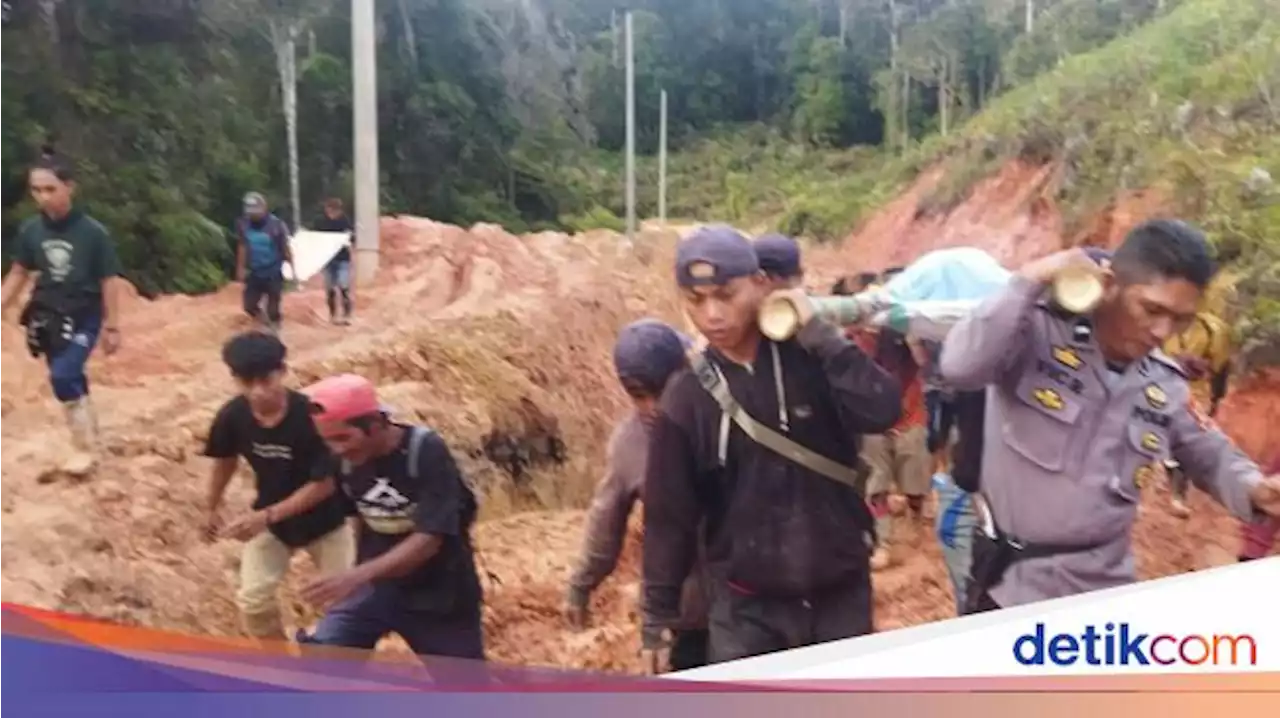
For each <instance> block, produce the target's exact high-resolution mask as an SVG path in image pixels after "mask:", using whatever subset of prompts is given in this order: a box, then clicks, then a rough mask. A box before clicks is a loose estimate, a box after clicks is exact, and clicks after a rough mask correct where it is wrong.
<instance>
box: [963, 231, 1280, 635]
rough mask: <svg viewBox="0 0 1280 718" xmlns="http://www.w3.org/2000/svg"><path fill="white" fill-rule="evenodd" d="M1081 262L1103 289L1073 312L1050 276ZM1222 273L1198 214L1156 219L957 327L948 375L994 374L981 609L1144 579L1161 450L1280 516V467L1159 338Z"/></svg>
mask: <svg viewBox="0 0 1280 718" xmlns="http://www.w3.org/2000/svg"><path fill="white" fill-rule="evenodd" d="M1076 271H1087V272H1092V273H1093V274H1094V275H1095V276H1096V277H1097V278H1098V279H1099V281H1100V282H1101V283H1102V285H1103V296H1102V299H1101V301H1100V302H1099V303H1098V305H1097V306H1096V308H1094V309H1093V310H1092V311H1090V312H1089V313H1087V314H1085V315H1066V314H1064V313H1063V312H1061V311H1058V310H1056V309H1054V307H1053V306H1052V303H1051V302H1050V301H1048V295H1049V294H1050V292H1049V288H1050V286H1051V284H1052V283H1053V281H1054V278H1055V277H1057V276H1059V275H1060V274H1062V273H1064V272H1076ZM1213 273H1214V263H1213V260H1212V258H1211V257H1210V254H1209V245H1208V242H1207V240H1205V238H1204V236H1203V235H1202V234H1201V233H1200V232H1199V231H1198V230H1197V229H1195V228H1193V227H1191V226H1190V225H1187V224H1186V223H1183V222H1178V221H1175V220H1153V221H1149V222H1145V223H1143V224H1140V225H1138V226H1137V227H1135V228H1134V229H1133V230H1132V231H1131V232H1130V233H1129V234H1128V235H1127V236H1126V237H1125V240H1124V242H1123V243H1122V245H1121V246H1120V248H1119V249H1117V250H1116V252H1115V254H1114V256H1113V257H1112V259H1111V261H1110V262H1109V263H1102V264H1100V263H1098V262H1097V261H1095V260H1094V259H1092V258H1091V257H1090V256H1089V255H1088V254H1087V253H1086V252H1085V251H1084V250H1082V249H1079V248H1075V249H1071V250H1066V251H1063V252H1058V253H1056V254H1052V255H1049V256H1047V257H1044V258H1041V259H1038V260H1036V261H1033V262H1030V263H1028V264H1026V265H1024V266H1023V267H1022V268H1021V269H1020V270H1018V272H1017V273H1015V274H1014V275H1013V277H1012V278H1011V279H1010V281H1009V284H1008V285H1007V286H1006V287H1005V288H1004V289H1003V290H1001V291H1000V292H999V293H998V294H996V295H994V296H993V297H991V298H989V299H987V300H986V301H985V302H983V303H982V304H981V305H979V307H978V308H977V309H975V310H974V311H973V313H972V314H970V315H969V316H967V317H965V318H964V319H963V320H961V321H960V322H959V323H957V324H956V325H955V326H954V327H953V328H952V329H951V331H950V332H949V333H948V334H947V338H946V340H945V341H944V343H943V348H942V374H943V376H944V377H945V379H946V380H947V382H948V383H949V384H951V385H952V386H953V387H955V388H956V389H957V390H961V391H965V390H978V389H982V388H984V387H988V386H990V388H989V389H988V394H987V396H988V401H987V405H986V411H987V413H988V416H987V420H986V435H985V437H984V442H983V457H982V479H981V486H982V492H983V501H982V506H983V511H982V515H980V517H979V519H980V520H979V524H980V525H979V527H978V528H977V529H975V531H974V538H973V541H974V547H973V558H972V568H971V571H970V576H971V581H970V584H969V586H968V590H967V596H966V604H965V609H966V612H967V613H976V612H980V611H988V610H994V609H999V608H1004V607H1010V606H1018V605H1022V604H1026V603H1032V602H1035V601H1042V600H1047V599H1051V598H1059V597H1063V596H1070V595H1075V594H1080V593H1084V592H1087V591H1092V590H1098V589H1103V588H1109V587H1113V586H1119V585H1123V584H1126V583H1130V582H1132V581H1134V580H1135V576H1134V558H1133V550H1132V546H1133V541H1132V530H1133V525H1134V521H1135V519H1136V516H1137V511H1138V504H1139V502H1140V500H1141V492H1142V487H1143V486H1144V485H1145V484H1147V483H1148V482H1149V481H1150V480H1151V479H1152V476H1153V474H1154V470H1153V468H1152V464H1153V463H1154V462H1158V461H1162V460H1164V459H1167V458H1173V459H1175V460H1177V461H1178V462H1179V463H1181V464H1182V465H1184V466H1185V467H1186V468H1187V472H1188V475H1189V476H1190V477H1191V479H1192V480H1193V481H1195V482H1196V484H1197V485H1198V486H1199V487H1200V488H1202V489H1204V490H1205V491H1207V492H1208V493H1210V494H1211V495H1213V496H1214V497H1215V498H1216V499H1217V500H1218V501H1219V502H1221V503H1222V504H1223V505H1224V506H1225V507H1227V508H1228V509H1229V510H1230V511H1231V512H1232V513H1234V514H1236V515H1237V516H1239V517H1240V518H1241V519H1244V520H1254V519H1256V518H1258V512H1264V513H1266V514H1270V515H1272V516H1275V515H1280V478H1278V477H1264V476H1263V474H1262V472H1261V471H1260V470H1259V469H1258V466H1257V465H1256V464H1254V462H1252V461H1251V460H1249V458H1248V457H1246V456H1245V455H1244V454H1243V453H1242V452H1241V451H1240V450H1239V449H1237V448H1236V447H1235V446H1234V445H1233V444H1232V443H1231V441H1230V439H1228V438H1227V437H1226V435H1224V434H1223V433H1222V432H1221V431H1220V430H1218V428H1217V427H1216V426H1215V425H1214V424H1213V422H1212V420H1211V419H1209V418H1208V417H1206V416H1204V415H1203V413H1202V412H1201V411H1200V410H1199V409H1198V408H1197V407H1196V405H1195V403H1194V402H1193V401H1192V400H1191V392H1190V389H1189V387H1188V385H1187V380H1186V376H1185V374H1184V372H1183V370H1182V367H1181V365H1180V364H1179V363H1178V362H1177V361H1175V360H1173V359H1171V358H1170V357H1168V356H1167V355H1165V354H1164V353H1163V352H1161V351H1158V349H1159V347H1160V345H1161V344H1163V343H1164V342H1165V341H1167V340H1168V338H1169V337H1170V336H1172V335H1174V334H1176V333H1178V332H1179V331H1181V330H1182V329H1184V328H1185V327H1186V326H1187V325H1188V324H1190V323H1191V322H1192V321H1193V320H1194V318H1195V313H1196V307H1197V304H1198V303H1199V301H1200V297H1201V294H1202V292H1203V290H1204V288H1205V286H1206V285H1207V284H1208V283H1209V281H1210V279H1211V278H1212V276H1213Z"/></svg>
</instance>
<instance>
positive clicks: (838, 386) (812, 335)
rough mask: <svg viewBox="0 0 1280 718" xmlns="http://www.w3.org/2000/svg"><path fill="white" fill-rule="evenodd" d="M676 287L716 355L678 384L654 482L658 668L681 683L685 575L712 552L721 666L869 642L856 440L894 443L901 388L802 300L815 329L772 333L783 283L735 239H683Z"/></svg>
mask: <svg viewBox="0 0 1280 718" xmlns="http://www.w3.org/2000/svg"><path fill="white" fill-rule="evenodd" d="M675 270H676V281H677V283H678V284H679V286H680V289H681V294H682V299H683V304H684V308H685V311H686V312H687V313H688V315H689V317H690V319H691V320H692V321H693V324H694V325H695V326H696V327H697V329H698V330H699V331H700V332H701V333H702V334H703V336H705V337H706V339H707V341H708V344H709V346H708V348H707V350H706V351H704V352H702V353H699V354H694V355H692V356H691V357H690V358H691V361H692V367H691V369H688V370H682V371H680V372H679V373H678V374H676V375H675V376H674V377H672V379H671V381H670V383H669V384H668V385H667V388H666V390H665V391H664V392H663V395H662V400H661V402H660V404H659V410H658V413H657V416H656V417H655V419H654V422H653V426H652V428H651V429H650V432H651V433H650V442H649V465H648V467H647V472H646V476H645V549H644V583H645V597H644V608H645V617H644V626H643V632H642V635H643V639H644V650H645V657H646V668H647V669H648V670H650V671H653V672H660V671H663V670H666V668H667V667H668V665H669V663H668V656H669V651H670V648H671V644H672V640H673V636H674V628H675V627H676V626H678V621H679V616H680V607H681V593H682V587H683V584H684V581H685V578H686V577H687V576H688V575H689V572H690V570H691V568H692V567H693V566H694V565H695V561H696V558H697V556H698V550H699V548H700V547H701V548H702V549H703V550H704V551H705V556H706V567H707V581H708V594H709V596H710V600H711V607H710V619H709V629H710V653H711V655H710V660H711V661H712V662H720V661H727V660H733V659H737V658H745V657H747V656H753V655H759V654H763V653H769V652H772V651H779V650H785V649H789V648H796V647H799V646H804V645H808V644H813V643H818V642H822V641H832V640H837V639H842V638H848V637H851V636H857V635H861V634H864V633H869V632H870V631H871V630H872V622H871V604H872V595H871V577H870V569H869V567H868V557H869V553H870V551H869V546H870V542H871V532H872V520H871V515H870V512H869V511H868V509H867V506H866V502H865V501H864V498H863V495H862V493H861V492H860V490H859V486H860V484H861V477H860V475H859V474H858V472H856V471H855V470H854V469H853V468H851V467H853V466H855V463H856V460H857V451H858V447H857V445H856V443H855V442H853V441H850V440H849V437H851V436H855V435H857V434H875V433H880V432H883V431H885V430H887V429H888V428H889V427H891V426H893V424H894V422H896V421H897V419H898V415H899V412H900V411H901V388H900V386H899V385H898V382H897V381H896V380H895V379H894V378H893V377H891V376H890V375H889V374H888V373H886V372H885V371H884V370H882V369H880V368H879V367H877V366H876V365H875V363H874V362H873V361H871V359H869V358H868V357H867V356H866V355H865V354H863V352H862V351H861V350H859V349H858V348H857V347H856V346H854V345H853V344H852V343H851V342H849V341H848V340H847V339H845V337H844V335H843V334H842V332H841V331H840V329H838V328H837V327H835V326H834V325H831V324H828V323H826V322H824V321H820V320H816V319H815V318H814V313H813V307H812V305H811V304H810V303H809V301H808V298H807V297H806V296H805V295H804V293H803V292H802V291H800V290H798V289H793V290H787V291H788V292H789V293H790V294H791V298H792V300H793V301H794V306H795V307H796V309H797V313H798V315H799V319H800V323H801V326H802V328H801V330H800V332H799V333H798V334H797V336H796V338H795V339H791V340H788V341H785V342H772V341H769V340H768V339H766V338H765V337H764V336H763V335H762V334H761V333H760V330H759V327H758V325H757V314H758V311H759V307H760V304H761V302H762V300H763V299H764V297H765V296H766V295H767V294H768V293H769V290H770V287H769V280H768V279H767V278H766V277H765V276H764V273H763V272H761V271H760V264H759V261H758V259H757V256H756V253H755V251H754V250H753V248H752V246H751V243H750V242H749V241H748V240H747V239H746V238H745V237H743V236H742V235H740V234H739V233H738V232H736V231H734V230H733V229H731V228H728V227H707V228H703V229H700V230H698V231H697V232H695V233H694V234H693V235H691V236H690V237H689V238H688V239H686V240H685V241H684V242H682V243H681V244H680V246H679V248H678V249H677V253H676V267H675Z"/></svg>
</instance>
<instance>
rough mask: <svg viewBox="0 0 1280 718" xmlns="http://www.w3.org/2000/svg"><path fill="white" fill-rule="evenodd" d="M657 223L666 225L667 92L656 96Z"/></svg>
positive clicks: (664, 91)
mask: <svg viewBox="0 0 1280 718" xmlns="http://www.w3.org/2000/svg"><path fill="white" fill-rule="evenodd" d="M658 97H659V102H658V105H659V107H660V110H659V112H660V113H661V119H659V120H658V221H659V222H661V223H662V224H664V225H665V224H666V223H667V91H666V90H663V91H662V93H661V94H660V95H659V96H658Z"/></svg>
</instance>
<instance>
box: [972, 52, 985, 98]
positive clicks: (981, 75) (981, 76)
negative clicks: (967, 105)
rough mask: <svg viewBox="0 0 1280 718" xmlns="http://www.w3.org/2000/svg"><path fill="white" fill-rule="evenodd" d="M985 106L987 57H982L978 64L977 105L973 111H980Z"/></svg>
mask: <svg viewBox="0 0 1280 718" xmlns="http://www.w3.org/2000/svg"><path fill="white" fill-rule="evenodd" d="M986 106H987V58H986V57H985V56H984V57H983V58H982V62H981V64H979V65H978V106H977V108H975V110H974V111H975V112H981V111H982V108H984V107H986Z"/></svg>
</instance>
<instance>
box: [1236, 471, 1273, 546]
mask: <svg viewBox="0 0 1280 718" xmlns="http://www.w3.org/2000/svg"><path fill="white" fill-rule="evenodd" d="M1267 473H1268V474H1270V475H1272V476H1275V475H1277V474H1280V451H1277V452H1276V454H1275V458H1273V459H1272V460H1271V463H1270V464H1268V465H1267ZM1278 537H1280V517H1276V516H1268V517H1267V518H1264V519H1261V520H1255V521H1248V522H1245V524H1244V526H1243V527H1242V530H1241V532H1240V544H1241V545H1240V556H1239V559H1240V561H1241V562H1244V561H1256V560H1258V559H1260V558H1266V557H1267V554H1269V553H1271V549H1272V548H1274V547H1275V544H1276V539H1277V538H1278Z"/></svg>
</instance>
